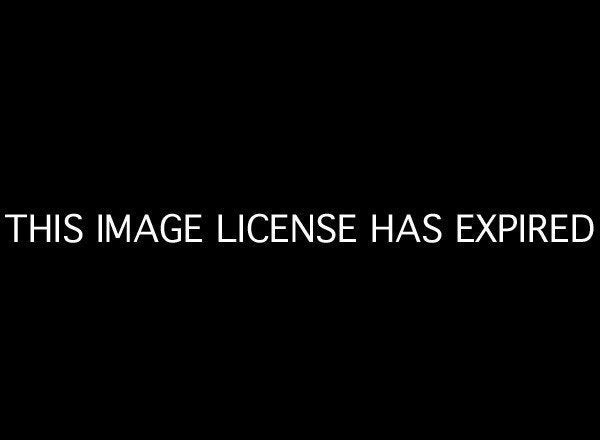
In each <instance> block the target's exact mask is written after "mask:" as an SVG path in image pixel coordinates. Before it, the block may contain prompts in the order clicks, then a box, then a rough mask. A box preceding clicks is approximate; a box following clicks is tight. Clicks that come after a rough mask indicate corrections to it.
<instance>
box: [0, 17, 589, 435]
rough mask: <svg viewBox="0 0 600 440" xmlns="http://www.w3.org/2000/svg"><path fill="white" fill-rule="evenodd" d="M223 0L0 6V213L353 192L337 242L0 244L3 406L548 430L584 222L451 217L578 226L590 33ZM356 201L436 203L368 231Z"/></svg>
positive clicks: (562, 373) (315, 197) (259, 421)
mask: <svg viewBox="0 0 600 440" xmlns="http://www.w3.org/2000/svg"><path fill="white" fill-rule="evenodd" d="M52 12H57V11H52ZM153 12H157V11H153ZM163 12H164V11H163ZM247 12H248V14H247V13H246V12H240V11H239V10H237V9H236V11H233V10H232V11H228V12H227V13H225V14H224V15H223V14H221V15H216V14H215V13H214V12H212V11H211V12H207V11H204V12H195V13H193V14H190V15H188V14H186V13H184V12H183V11H180V12H177V13H175V15H173V16H171V15H170V14H169V15H167V14H166V13H165V15H164V16H163V14H162V12H161V14H159V15H160V18H156V16H155V15H152V17H150V16H147V15H146V13H145V12H144V13H141V12H140V11H137V12H136V13H133V14H127V15H126V14H125V13H124V12H122V13H119V14H114V16H112V15H111V16H110V17H107V18H102V19H100V18H99V17H100V15H97V14H100V12H97V13H96V12H95V13H94V14H92V15H85V19H83V18H82V16H78V18H77V19H75V18H74V19H66V22H65V23H63V22H62V21H57V20H50V19H48V16H46V17H45V16H44V14H43V13H41V14H40V16H36V17H35V19H34V18H33V15H36V14H34V13H33V12H32V11H30V12H28V14H26V15H25V16H23V17H24V19H25V20H24V21H19V23H18V24H16V25H15V26H14V29H10V30H8V31H7V39H6V44H5V52H4V55H3V66H4V67H3V70H4V72H3V73H4V74H5V79H4V80H3V85H4V87H3V96H4V99H3V110H4V111H3V124H2V125H3V133H4V136H3V137H4V142H3V156H4V158H3V160H2V173H1V176H2V177H1V179H2V201H1V202H2V205H1V206H2V213H3V214H4V213H5V212H31V213H42V212H43V213H67V212H79V213H83V214H86V215H87V216H89V215H92V214H94V213H96V212H105V211H107V210H110V211H113V212H124V211H131V212H151V213H153V214H155V215H158V214H160V213H163V212H169V211H175V212H179V213H186V212H190V213H202V214H204V215H205V216H206V217H208V218H210V217H211V216H214V215H215V214H216V213H217V212H222V211H229V212H237V211H239V210H243V211H246V212H252V211H256V212H288V213H292V212H294V213H319V212H325V211H328V212H334V213H335V212H356V213H359V215H361V243H360V244H359V245H348V246H342V245H338V246H331V247H326V248H323V247H321V248H317V247H291V246H285V245H283V246H275V245H273V246H268V247H262V248H252V247H244V248H234V249H232V248H227V249H225V248H218V247H216V246H214V245H210V244H207V245H206V246H199V247H175V248H164V247H158V248H154V247H152V246H138V247H129V248H128V247H126V246H124V247H117V248H115V247H111V248H102V247H98V246H95V245H94V244H93V243H88V244H83V245H81V246H76V247H63V246H54V247H53V246H39V247H35V248H31V247H27V246H23V247H20V246H10V245H9V243H8V242H7V240H4V242H3V245H2V254H3V257H5V258H3V263H2V264H3V270H2V273H3V278H4V282H3V284H4V285H5V286H6V287H5V288H3V289H2V291H3V295H2V301H3V303H4V304H3V307H2V311H3V314H4V315H5V319H3V324H4V327H5V331H4V338H3V339H4V341H5V347H6V348H5V355H6V356H5V358H6V362H5V365H7V366H8V367H9V370H10V373H9V374H8V375H7V376H6V382H7V384H8V385H9V386H10V388H11V389H13V388H14V389H15V393H14V394H11V396H14V397H11V404H10V408H11V412H12V413H13V414H15V415H20V416H23V414H31V410H32V409H34V408H35V409H38V410H40V411H39V412H40V413H41V414H45V415H46V417H47V418H45V419H44V420H47V421H46V422H44V423H49V424H52V425H57V426H63V423H67V424H71V423H73V420H74V419H77V420H78V421H83V422H88V423H86V425H87V426H88V427H89V426H99V427H107V426H109V425H112V422H113V421H123V420H128V421H131V420H133V421H134V425H136V426H138V427H148V426H150V427H152V428H153V429H158V426H157V425H160V426H163V427H165V428H166V429H167V430H168V431H171V430H174V429H176V428H180V427H181V426H183V425H184V424H183V422H184V421H191V422H192V423H193V424H201V426H198V427H200V428H202V427H203V426H204V425H203V423H205V420H207V419H208V420H210V421H212V422H213V423H214V422H216V423H217V424H218V425H219V426H221V427H222V429H225V430H230V429H239V428H242V429H251V428H255V427H256V428H261V429H266V428H269V429H273V428H274V427H275V426H276V425H278V424H279V423H281V422H283V423H282V424H283V426H284V427H285V428H286V429H287V430H286V431H282V432H288V431H290V430H291V431H295V430H298V429H306V430H308V432H314V431H313V430H312V429H313V428H312V427H313V426H315V422H317V423H318V422H323V421H328V422H330V423H329V426H330V428H329V429H331V430H332V431H331V432H337V430H340V429H344V428H350V429H357V430H358V429H359V428H363V429H365V430H366V431H365V432H372V431H373V430H375V429H383V428H384V427H386V426H387V425H388V424H389V423H391V424H392V426H395V427H396V428H399V427H400V428H401V427H403V426H407V427H408V425H404V424H403V423H405V422H401V421H402V420H407V419H408V420H410V421H412V422H413V423H416V424H418V425H420V426H421V427H422V428H423V429H426V430H431V429H440V428H441V429H455V428H460V429H465V428H467V427H469V428H471V429H473V428H474V427H475V425H477V424H478V423H481V422H483V425H484V426H485V427H486V428H487V429H488V430H490V429H491V430H497V429H507V430H509V432H512V431H510V430H511V429H512V428H511V427H512V426H514V423H515V422H522V421H525V420H528V421H532V420H533V421H534V423H532V424H531V426H532V428H533V429H540V427H548V426H551V427H553V428H556V429H557V428H558V426H557V425H559V424H560V425H561V426H563V427H566V428H568V429H573V424H572V423H573V419H572V418H571V416H572V415H573V414H576V415H577V417H578V418H579V420H580V421H581V420H583V419H584V418H585V417H586V414H588V411H589V409H586V408H587V405H586V403H585V402H586V396H589V395H590V394H591V393H592V390H593V389H595V388H594V385H593V381H592V375H591V372H592V371H593V369H594V366H595V365H596V364H595V363H594V362H592V359H593V356H592V355H593V348H594V347H593V341H594V339H595V338H596V336H597V327H598V326H597V322H596V320H595V314H596V310H597V304H596V301H595V299H594V297H593V295H594V293H595V290H597V289H596V287H595V284H594V283H593V281H595V279H594V269H595V266H596V262H597V253H596V247H597V238H595V239H594V242H593V243H590V244H587V245H560V244H559V245H552V246H544V245H541V246H522V245H521V246H518V245H515V244H508V245H506V246H486V245H482V246H460V245H458V244H456V243H455V242H454V241H455V240H454V238H455V236H454V225H453V218H454V216H455V215H456V214H457V213H460V212H477V213H487V214H490V213H512V214H518V213H530V212H531V213H545V214H549V213H585V214H588V215H592V216H593V217H594V218H595V220H596V221H597V212H598V211H597V208H596V207H595V205H596V203H595V200H596V199H595V195H594V193H593V188H594V187H595V186H596V184H595V180H596V179H595V178H594V177H595V174H594V161H593V159H592V154H593V152H592V147H593V146H594V145H596V144H597V135H596V133H595V130H594V128H595V121H596V118H597V108H596V107H595V102H596V101H597V85H596V84H595V82H594V81H593V78H595V77H597V69H596V68H595V66H594V65H593V54H594V52H593V49H594V47H593V46H592V44H591V43H592V40H591V39H589V38H590V36H589V35H588V33H591V32H592V29H591V28H589V27H588V26H587V25H586V24H585V23H584V22H583V21H582V19H581V18H580V17H575V18H569V17H567V16H566V15H565V16H563V17H561V19H560V20H559V21H556V19H553V20H550V19H549V18H543V17H542V16H541V15H540V14H539V13H536V14H532V15H527V17H526V18H524V17H525V13H524V11H521V13H520V14H516V15H514V16H513V15H510V14H509V16H506V15H504V14H500V11H496V12H494V13H487V12H483V11H481V13H480V15H477V13H476V12H475V11H469V14H466V11H445V12H441V11H427V12H425V13H420V14H416V13H414V12H412V11H404V12H397V11H395V12H393V13H392V12H385V11H380V12H376V13H374V14H371V13H369V14H367V13H366V11H353V12H354V14H351V15H347V14H346V13H344V14H338V13H332V14H328V15H327V17H326V18H325V14H324V11H321V13H319V14H308V16H307V15H306V14H303V13H301V11H295V12H293V13H284V12H283V11H281V12H280V13H276V12H275V11H272V10H270V11H269V13H268V14H267V13H266V12H265V11H262V12H261V11H255V10H253V11H247ZM305 12H306V11H305ZM338 12H339V11H338ZM446 12H448V13H449V12H453V13H454V15H446ZM538 12H539V11H538ZM69 13H70V14H73V13H74V12H73V11H70V12H69ZM250 13H253V14H251V15H249V14H250ZM75 14H76V13H75ZM278 14H280V15H278ZM470 14H474V15H470ZM184 16H185V18H184ZM69 17H70V15H69ZM102 17H104V15H102ZM257 17H259V18H260V19H259V18H257ZM517 17H518V18H517ZM63 18H65V16H64V15H63ZM375 212H376V213H380V214H387V213H395V214H405V213H413V214H423V213H428V212H438V213H440V214H441V215H443V217H444V219H445V220H446V221H447V225H448V227H447V228H445V229H444V233H445V238H444V241H443V243H441V244H440V245H438V246H420V247H417V246H413V245H411V244H410V243H407V244H406V245H401V246H394V247H377V248H376V247H374V246H371V245H369V244H368V238H369V234H368V229H367V228H366V225H368V223H364V221H365V220H368V218H369V215H370V214H371V213H375ZM363 229H366V232H365V231H363ZM3 233H5V231H3ZM4 237H6V235H4ZM54 411H56V412H58V413H61V414H63V416H62V417H54V416H52V414H53V412H54ZM36 413H38V412H36ZM40 417H41V416H40ZM173 417H174V418H173ZM40 420H41V419H40ZM92 423H93V424H92ZM578 425H579V423H578ZM48 426H50V425H48ZM133 429H139V428H135V427H134V428H133Z"/></svg>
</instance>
